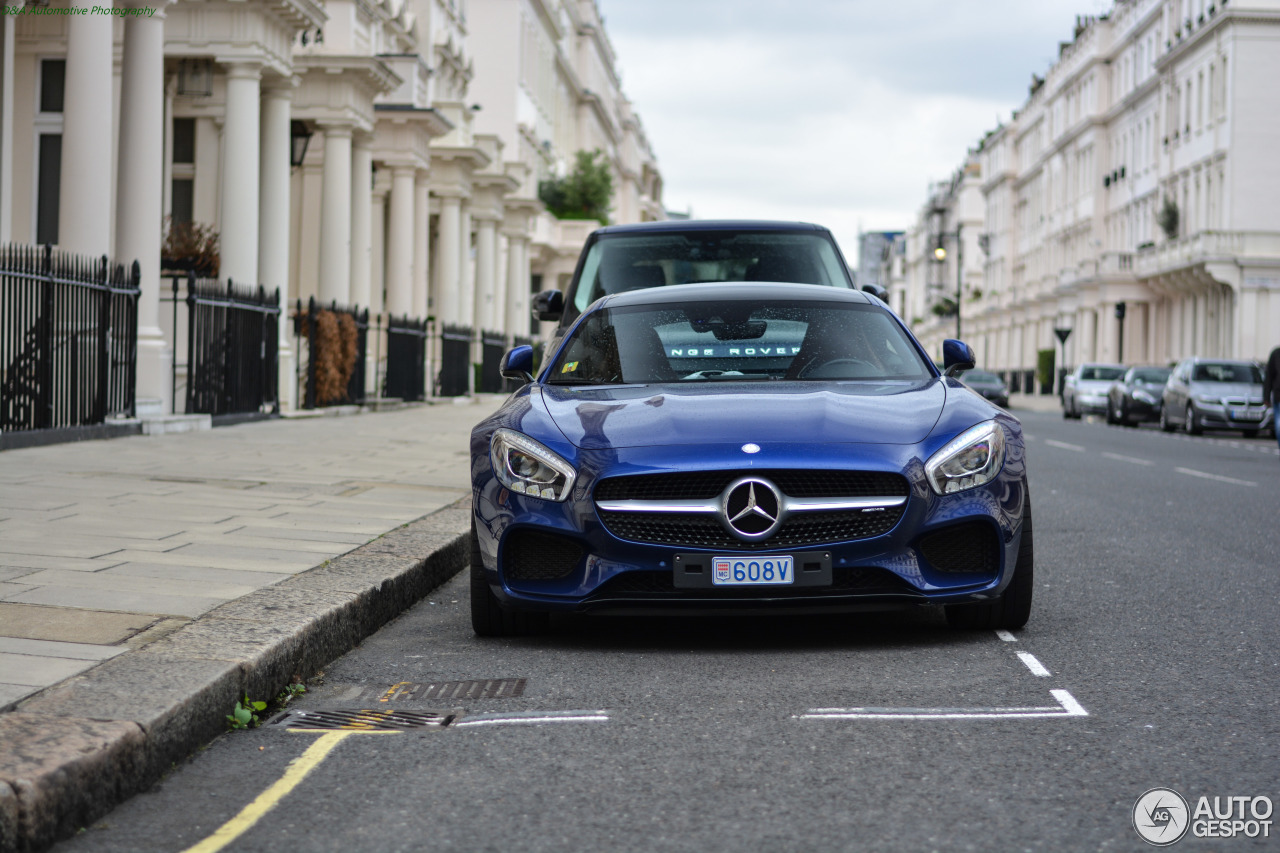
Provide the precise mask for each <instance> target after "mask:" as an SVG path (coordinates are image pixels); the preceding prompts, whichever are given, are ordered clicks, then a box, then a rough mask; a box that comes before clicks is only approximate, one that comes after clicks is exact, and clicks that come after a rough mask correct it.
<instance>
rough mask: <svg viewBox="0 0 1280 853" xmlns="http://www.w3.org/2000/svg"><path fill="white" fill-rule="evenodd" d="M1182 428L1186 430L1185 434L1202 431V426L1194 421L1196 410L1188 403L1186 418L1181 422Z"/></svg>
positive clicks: (1198, 433)
mask: <svg viewBox="0 0 1280 853" xmlns="http://www.w3.org/2000/svg"><path fill="white" fill-rule="evenodd" d="M1182 428H1183V429H1185V430H1186V431H1187V435H1200V434H1201V433H1203V432H1204V428H1203V427H1201V426H1200V425H1199V424H1197V423H1196V410H1195V407H1193V406H1192V405H1191V404H1190V403H1187V419H1186V420H1185V421H1183V422H1182Z"/></svg>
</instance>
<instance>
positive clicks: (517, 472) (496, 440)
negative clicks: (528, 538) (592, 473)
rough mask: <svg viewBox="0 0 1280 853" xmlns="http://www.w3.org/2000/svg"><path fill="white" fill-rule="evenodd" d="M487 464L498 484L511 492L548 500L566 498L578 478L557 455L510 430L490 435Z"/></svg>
mask: <svg viewBox="0 0 1280 853" xmlns="http://www.w3.org/2000/svg"><path fill="white" fill-rule="evenodd" d="M489 462H490V464H492V465H493V473H494V475H495V476H497V478H498V481H499V482H500V483H502V485H504V486H506V487H507V488H508V489H510V490H511V491H513V492H518V493H520V494H522V495H528V496H529V497H533V498H542V499H543V500H548V501H563V500H564V499H565V498H567V497H569V490H570V489H572V488H573V481H574V480H575V479H576V478H577V476H578V472H577V471H575V470H574V469H573V466H572V465H570V464H569V463H568V461H566V460H565V459H564V458H563V457H561V456H560V454H558V453H556V452H554V451H552V450H550V449H549V448H547V447H546V446H545V445H543V444H542V443H541V442H537V441H534V440H533V439H532V438H529V436H527V435H524V434H523V433H518V432H516V431H515V430H510V429H499V430H497V431H495V432H494V434H493V438H492V440H491V442H490V444H489Z"/></svg>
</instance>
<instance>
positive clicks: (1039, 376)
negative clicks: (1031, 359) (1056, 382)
mask: <svg viewBox="0 0 1280 853" xmlns="http://www.w3.org/2000/svg"><path fill="white" fill-rule="evenodd" d="M1053 365H1054V350H1053V349H1052V348H1049V349H1042V350H1036V380H1037V381H1038V382H1039V383H1040V387H1041V388H1052V387H1053Z"/></svg>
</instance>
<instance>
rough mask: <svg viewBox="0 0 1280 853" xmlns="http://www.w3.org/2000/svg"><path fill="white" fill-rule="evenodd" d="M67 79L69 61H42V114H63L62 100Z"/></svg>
mask: <svg viewBox="0 0 1280 853" xmlns="http://www.w3.org/2000/svg"><path fill="white" fill-rule="evenodd" d="M66 79H67V61H66V60H65V59H44V60H41V61H40V112H42V113H60V112H62V98H63V94H64V92H65V87H66Z"/></svg>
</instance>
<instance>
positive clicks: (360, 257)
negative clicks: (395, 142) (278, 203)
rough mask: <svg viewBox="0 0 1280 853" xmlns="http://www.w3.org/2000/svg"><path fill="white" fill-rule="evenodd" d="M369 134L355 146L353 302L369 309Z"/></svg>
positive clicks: (371, 155)
mask: <svg viewBox="0 0 1280 853" xmlns="http://www.w3.org/2000/svg"><path fill="white" fill-rule="evenodd" d="M371 143H372V140H371V139H370V137H369V135H368V134H365V133H361V134H359V135H357V136H356V137H355V138H354V139H353V140H352V143H351V302H352V303H353V304H355V305H360V306H363V307H366V308H367V307H369V303H370V283H369V282H370V278H371V269H372V268H371V264H372V261H373V258H372V248H371V247H372V231H371V229H372V216H373V184H372V180H373V149H372V148H371V147H370V145H371Z"/></svg>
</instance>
